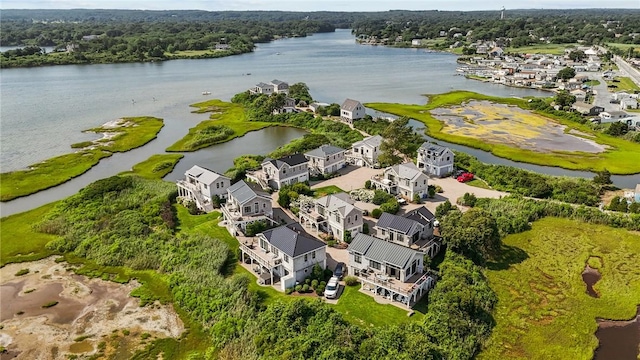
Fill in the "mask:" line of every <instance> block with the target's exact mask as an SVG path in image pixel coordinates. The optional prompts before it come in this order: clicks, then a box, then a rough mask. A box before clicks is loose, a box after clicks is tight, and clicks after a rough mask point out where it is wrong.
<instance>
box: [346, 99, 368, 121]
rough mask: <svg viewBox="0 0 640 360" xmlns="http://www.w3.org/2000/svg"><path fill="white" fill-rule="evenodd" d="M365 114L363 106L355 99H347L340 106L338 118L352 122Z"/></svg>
mask: <svg viewBox="0 0 640 360" xmlns="http://www.w3.org/2000/svg"><path fill="white" fill-rule="evenodd" d="M364 115H365V108H364V106H363V105H362V104H361V103H360V102H359V101H356V100H352V99H347V100H345V101H344V103H342V106H340V120H342V121H345V122H347V123H349V124H353V120H358V119H362V118H363V117H364Z"/></svg>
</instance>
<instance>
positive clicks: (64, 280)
mask: <svg viewBox="0 0 640 360" xmlns="http://www.w3.org/2000/svg"><path fill="white" fill-rule="evenodd" d="M21 269H29V273H28V274H26V275H22V276H16V275H15V274H16V273H17V272H18V271H19V270H21ZM138 286H139V284H138V283H136V282H131V283H129V284H124V285H122V284H117V283H113V282H109V281H104V280H101V279H89V278H87V277H85V276H80V275H76V274H74V273H73V271H71V269H70V267H69V265H68V264H66V263H56V262H55V261H54V259H53V257H50V258H47V259H43V260H39V261H35V262H28V263H21V264H10V265H7V266H5V267H4V268H2V269H0V296H1V299H0V300H1V302H0V305H1V310H2V311H1V312H0V321H1V325H2V329H1V330H0V345H1V346H4V347H5V348H6V349H7V350H8V351H9V352H10V353H11V354H12V355H17V358H18V359H56V358H67V356H68V355H69V354H95V353H96V352H98V344H100V343H103V342H104V345H103V346H104V347H105V351H107V352H114V351H117V349H115V348H116V347H117V344H119V343H126V345H127V348H128V351H129V353H128V354H129V355H130V354H132V353H133V352H134V351H135V350H136V349H138V348H140V347H141V346H142V344H143V343H145V342H146V343H148V342H149V341H151V339H155V338H165V337H179V336H180V334H182V332H183V331H184V325H183V324H182V321H181V320H180V318H179V317H178V315H177V314H176V312H175V311H174V310H173V307H172V306H171V305H160V304H159V303H156V304H153V305H148V306H146V307H140V306H139V300H138V299H136V298H134V297H131V296H130V295H129V293H130V292H131V291H132V290H133V289H135V288H136V287H138ZM53 301H57V302H58V304H57V305H55V306H52V307H48V308H46V307H43V305H45V304H47V303H50V302H53ZM124 330H126V331H124ZM125 333H128V335H126V334H125ZM142 333H148V334H150V337H149V338H148V339H147V340H143V339H142V337H141V334H142ZM84 337H86V338H84ZM125 355H126V354H125ZM3 358H4V357H3Z"/></svg>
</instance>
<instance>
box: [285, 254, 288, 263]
mask: <svg viewBox="0 0 640 360" xmlns="http://www.w3.org/2000/svg"><path fill="white" fill-rule="evenodd" d="M284 262H286V263H288V262H289V255H287V254H284Z"/></svg>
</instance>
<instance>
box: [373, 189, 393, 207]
mask: <svg viewBox="0 0 640 360" xmlns="http://www.w3.org/2000/svg"><path fill="white" fill-rule="evenodd" d="M390 199H393V196H391V194H387V193H386V192H384V191H382V190H376V191H375V193H374V195H373V199H372V200H371V202H372V203H374V204H376V205H381V204H383V203H385V202H387V201H389V200H390Z"/></svg>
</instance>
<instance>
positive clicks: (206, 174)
mask: <svg viewBox="0 0 640 360" xmlns="http://www.w3.org/2000/svg"><path fill="white" fill-rule="evenodd" d="M176 184H177V185H178V197H181V198H184V199H189V200H191V201H194V202H195V203H196V206H198V209H200V210H202V211H206V212H209V211H212V210H213V204H212V201H211V199H213V198H214V197H215V196H218V197H219V198H220V199H226V198H227V188H228V187H229V186H231V179H230V178H228V177H226V176H224V175H221V174H218V173H217V172H215V171H213V170H209V169H207V168H204V167H200V166H198V165H194V166H192V167H191V169H189V170H187V171H186V172H185V173H184V180H178V181H177V182H176Z"/></svg>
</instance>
